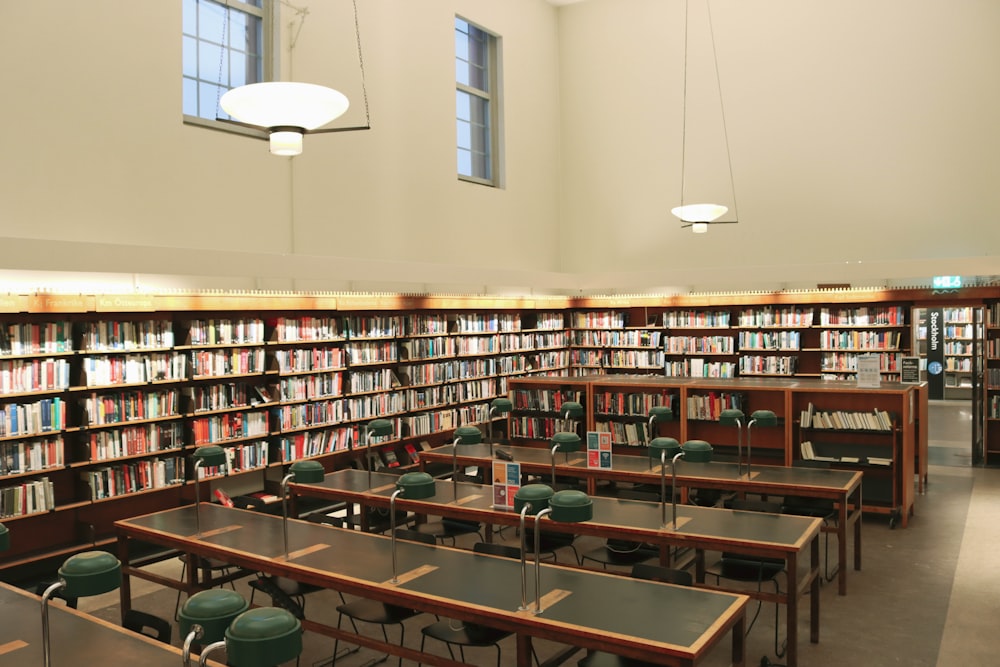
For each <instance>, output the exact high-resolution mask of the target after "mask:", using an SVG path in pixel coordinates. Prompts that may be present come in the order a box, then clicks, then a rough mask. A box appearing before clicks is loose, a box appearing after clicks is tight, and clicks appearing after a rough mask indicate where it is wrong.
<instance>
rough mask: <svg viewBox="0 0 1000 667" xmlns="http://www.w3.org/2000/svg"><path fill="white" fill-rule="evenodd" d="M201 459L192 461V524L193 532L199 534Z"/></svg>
mask: <svg viewBox="0 0 1000 667" xmlns="http://www.w3.org/2000/svg"><path fill="white" fill-rule="evenodd" d="M200 472H201V459H197V460H196V461H195V462H194V526H195V534H196V535H201V475H200V474H199V473H200Z"/></svg>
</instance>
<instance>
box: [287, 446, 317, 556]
mask: <svg viewBox="0 0 1000 667" xmlns="http://www.w3.org/2000/svg"><path fill="white" fill-rule="evenodd" d="M325 474H326V470H325V469H324V468H323V464H322V463H320V462H319V461H313V460H308V461H296V462H295V463H293V464H292V465H290V466H289V467H288V474H287V475H285V476H284V477H283V478H282V479H281V529H282V532H283V534H284V538H285V558H288V483H289V482H291V481H292V480H295V481H296V482H298V483H300V484H318V483H320V482H322V481H323V476H324V475H325Z"/></svg>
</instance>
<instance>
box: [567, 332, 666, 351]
mask: <svg viewBox="0 0 1000 667" xmlns="http://www.w3.org/2000/svg"><path fill="white" fill-rule="evenodd" d="M662 338H663V334H662V333H661V332H659V331H646V330H637V329H630V330H627V331H616V330H607V331H602V330H594V329H581V330H579V331H574V332H573V344H574V345H584V346H590V347H656V348H658V347H660V345H661V342H662Z"/></svg>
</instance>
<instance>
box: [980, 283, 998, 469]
mask: <svg viewBox="0 0 1000 667" xmlns="http://www.w3.org/2000/svg"><path fill="white" fill-rule="evenodd" d="M984 334H985V336H984V338H985V340H984V343H985V350H984V352H985V364H986V369H985V373H984V376H985V377H984V381H985V385H986V396H985V402H986V434H985V435H986V448H985V449H986V451H985V454H984V456H985V459H986V460H985V463H986V464H987V465H997V464H1000V303H991V304H989V305H988V306H987V308H986V327H985V331H984Z"/></svg>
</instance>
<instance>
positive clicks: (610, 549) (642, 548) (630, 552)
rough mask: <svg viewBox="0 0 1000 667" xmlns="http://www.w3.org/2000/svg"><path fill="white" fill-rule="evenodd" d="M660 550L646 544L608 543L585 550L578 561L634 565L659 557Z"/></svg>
mask: <svg viewBox="0 0 1000 667" xmlns="http://www.w3.org/2000/svg"><path fill="white" fill-rule="evenodd" d="M659 555H660V552H659V550H658V549H656V548H655V547H651V546H649V545H647V544H642V543H633V545H632V546H626V545H624V544H611V543H610V540H609V543H608V544H604V545H603V546H600V547H596V548H594V549H591V550H590V551H587V552H586V553H584V554H583V555H582V556H581V557H580V563H581V564H582V563H583V562H584V561H587V560H592V561H596V562H598V563H602V564H605V565H623V566H624V565H635V564H636V563H642V562H645V561H647V560H651V559H653V558H657V557H659Z"/></svg>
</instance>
